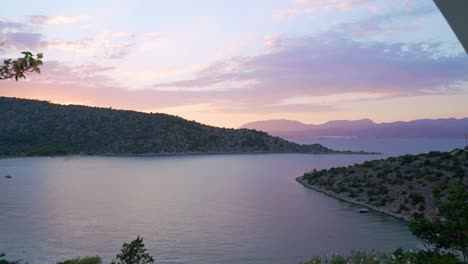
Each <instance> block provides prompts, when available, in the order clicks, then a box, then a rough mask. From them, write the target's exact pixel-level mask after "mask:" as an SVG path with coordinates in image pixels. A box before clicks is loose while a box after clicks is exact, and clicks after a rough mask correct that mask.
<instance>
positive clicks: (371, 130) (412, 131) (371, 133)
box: [242, 118, 468, 138]
mask: <svg viewBox="0 0 468 264" xmlns="http://www.w3.org/2000/svg"><path fill="white" fill-rule="evenodd" d="M242 128H249V129H256V130H260V131H265V132H267V133H269V134H271V135H274V136H279V137H283V138H311V137H357V138H462V137H464V135H465V133H468V118H461V119H455V118H449V119H420V120H414V121H409V122H401V121H400V122H392V123H375V122H373V121H372V120H370V119H361V120H352V121H351V120H337V121H329V122H327V123H324V124H321V125H312V124H304V123H301V122H298V121H293V120H285V119H281V120H265V121H257V122H251V123H247V124H245V125H243V126H242Z"/></svg>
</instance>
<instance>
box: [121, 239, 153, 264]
mask: <svg viewBox="0 0 468 264" xmlns="http://www.w3.org/2000/svg"><path fill="white" fill-rule="evenodd" d="M153 262H154V258H153V257H152V256H151V255H150V254H148V253H146V248H145V245H144V244H143V237H140V236H138V237H137V238H136V239H135V240H133V241H132V242H130V243H129V244H127V243H124V244H123V246H122V249H121V252H120V254H117V261H114V262H112V264H147V263H153Z"/></svg>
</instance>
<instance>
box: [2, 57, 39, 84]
mask: <svg viewBox="0 0 468 264" xmlns="http://www.w3.org/2000/svg"><path fill="white" fill-rule="evenodd" d="M22 54H23V57H22V58H18V59H16V60H13V59H6V60H4V61H3V65H2V66H0V80H6V79H15V80H16V81H18V79H21V78H26V74H27V73H30V72H36V73H41V69H40V67H41V66H42V57H43V55H42V53H38V54H37V55H36V56H34V55H33V54H32V53H31V52H29V51H24V52H22Z"/></svg>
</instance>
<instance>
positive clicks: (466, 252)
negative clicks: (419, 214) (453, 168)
mask: <svg viewBox="0 0 468 264" xmlns="http://www.w3.org/2000/svg"><path fill="white" fill-rule="evenodd" d="M467 200H468V192H467V191H466V190H465V187H464V185H463V183H462V182H458V183H456V184H455V185H453V186H452V187H451V189H450V194H449V197H448V199H447V201H444V202H442V201H439V204H438V208H439V213H440V217H438V218H436V219H435V220H432V221H431V220H429V219H426V218H423V219H416V220H413V221H412V222H411V223H410V230H411V232H413V234H415V235H416V236H417V237H418V238H420V239H421V241H422V242H423V243H424V244H429V243H430V244H432V245H434V246H435V247H436V250H439V249H455V250H459V251H461V252H462V254H463V258H464V260H467V257H468V203H467V202H468V201H467Z"/></svg>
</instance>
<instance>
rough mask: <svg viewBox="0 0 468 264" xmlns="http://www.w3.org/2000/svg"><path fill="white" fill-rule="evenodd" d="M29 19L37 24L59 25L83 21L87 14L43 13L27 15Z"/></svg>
mask: <svg viewBox="0 0 468 264" xmlns="http://www.w3.org/2000/svg"><path fill="white" fill-rule="evenodd" d="M28 19H29V21H31V23H34V24H39V25H60V24H71V23H76V22H81V21H85V20H87V19H88V17H87V16H43V15H32V16H28Z"/></svg>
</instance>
